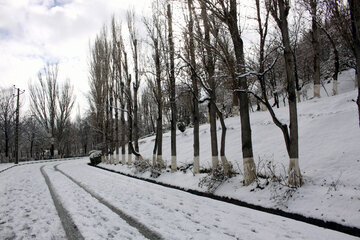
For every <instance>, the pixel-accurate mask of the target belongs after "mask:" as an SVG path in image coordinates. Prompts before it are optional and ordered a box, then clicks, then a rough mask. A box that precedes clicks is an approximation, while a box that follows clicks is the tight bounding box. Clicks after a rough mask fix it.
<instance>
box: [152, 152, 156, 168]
mask: <svg viewBox="0 0 360 240" xmlns="http://www.w3.org/2000/svg"><path fill="white" fill-rule="evenodd" d="M152 166H153V167H156V154H153V158H152Z"/></svg>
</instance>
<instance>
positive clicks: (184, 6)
mask: <svg viewBox="0 0 360 240" xmlns="http://www.w3.org/2000/svg"><path fill="white" fill-rule="evenodd" d="M349 3H350V4H347V3H345V2H343V1H340V0H339V1H330V0H324V1H318V0H303V1H301V2H300V3H299V2H297V3H296V5H291V4H290V1H288V0H265V1H260V0H254V5H255V9H254V17H253V19H254V20H255V23H256V25H255V26H257V27H256V30H257V32H258V38H259V40H258V41H257V43H256V44H255V45H254V46H253V48H252V55H249V56H248V59H247V56H245V53H244V42H243V39H242V29H240V27H239V22H240V19H239V12H238V10H239V5H238V3H237V1H236V0H198V1H195V0H187V1H186V2H175V1H171V2H167V1H160V0H154V1H153V2H152V15H151V16H148V17H143V18H142V19H137V18H136V17H137V15H136V14H135V13H134V12H133V11H129V12H128V15H127V25H126V26H127V29H128V31H127V32H125V31H123V29H122V28H123V26H124V25H123V24H122V23H121V22H117V21H116V20H115V18H114V17H113V18H112V22H111V26H110V28H109V29H108V28H107V27H106V26H104V27H103V29H102V30H101V32H100V33H99V34H98V36H97V37H96V39H95V41H94V43H93V44H92V46H91V60H90V68H91V70H90V84H91V91H90V94H89V102H90V117H89V120H90V125H91V127H92V129H94V134H95V135H94V138H96V143H97V144H98V145H97V146H98V148H101V149H102V150H103V152H104V153H105V155H106V156H107V154H110V156H109V160H108V161H110V162H114V160H113V152H114V151H115V152H116V158H117V159H116V160H115V161H116V162H119V161H120V160H119V149H120V147H121V150H122V163H123V164H125V163H126V157H125V153H126V149H125V145H126V143H128V149H127V153H128V154H129V156H128V163H129V164H131V161H132V157H131V154H134V155H136V157H137V159H138V160H139V161H141V160H142V157H141V154H140V152H139V144H138V140H139V136H144V135H146V134H151V133H154V134H155V135H156V141H155V144H154V151H153V153H154V155H153V162H152V165H153V166H157V167H160V168H162V167H165V166H164V161H163V157H162V141H163V140H162V134H163V130H164V125H165V126H167V125H168V126H169V129H170V131H171V170H172V171H176V170H177V162H176V154H177V149H176V126H177V125H178V126H179V127H182V126H183V125H184V122H186V123H189V124H191V126H192V127H193V135H194V138H193V139H194V145H193V146H194V149H193V152H194V172H195V173H198V172H199V170H200V156H199V152H200V151H199V146H200V145H199V141H200V138H199V124H200V123H201V121H203V120H202V119H204V117H203V116H204V114H206V115H208V121H209V123H210V133H211V155H212V168H213V169H215V168H217V167H218V166H219V164H220V163H219V155H220V159H221V166H222V169H223V171H224V174H228V173H229V171H230V167H231V166H230V165H229V163H228V161H227V159H226V154H225V139H226V126H225V123H224V117H225V116H226V115H229V114H236V113H237V112H238V111H237V110H238V109H239V115H240V122H241V141H242V154H243V155H242V158H243V167H244V171H243V173H244V183H245V184H246V185H248V184H250V183H251V182H252V181H253V180H254V179H255V178H256V167H255V163H254V158H253V156H254V153H253V147H252V138H251V124H250V118H249V112H250V109H251V106H252V105H253V104H254V103H257V104H258V105H260V104H261V105H263V106H265V107H266V108H267V109H268V110H269V113H270V115H271V117H272V119H273V121H274V123H275V124H276V126H278V127H279V128H280V130H281V131H282V133H283V137H284V141H285V143H286V148H287V151H288V155H289V159H290V164H289V184H290V185H293V186H299V185H301V182H302V179H301V172H300V167H299V148H298V123H297V102H298V101H301V95H302V93H303V95H305V97H306V92H307V91H306V90H305V86H307V85H309V84H314V86H313V89H314V94H313V97H320V88H321V83H323V82H324V81H329V80H330V79H331V80H332V81H333V84H334V89H333V94H337V75H338V73H339V71H340V70H341V69H345V68H349V67H353V68H355V66H357V63H356V61H355V59H356V58H355V57H356V56H357V55H356V51H355V46H356V44H355V43H356V39H357V38H356V37H357V35H356V33H357V32H356V31H357V28H358V27H357V25H356V24H357V21H355V20H356V19H357V17H356V9H357V8H356V7H357V6H356V1H355V2H352V1H349ZM240 8H241V6H240ZM354 9H355V10H354ZM174 10H175V11H174ZM304 12H307V13H304ZM354 13H355V15H354ZM174 14H175V16H176V17H175V18H174V16H173V15H174ZM290 16H292V17H293V19H290ZM173 19H178V21H177V22H176V24H174V21H173ZM351 19H352V20H351ZM354 19H355V20H354ZM350 23H351V24H352V25H351V24H350ZM350 25H351V26H352V28H351V29H350V28H349V26H350ZM174 26H176V27H174ZM272 26H276V27H277V28H276V29H275V30H274V31H271V27H272ZM306 26H309V27H306ZM138 29H145V30H146V34H140V33H139V31H138ZM174 29H175V30H176V31H174ZM126 33H128V37H126ZM321 42H322V43H330V45H331V46H332V50H333V51H331V52H329V51H327V49H326V48H327V47H326V44H320V43H321ZM344 42H345V44H343V43H344ZM309 48H310V49H311V51H309ZM129 49H130V51H129ZM139 49H141V50H140V51H139ZM140 52H141V54H139V53H140ZM129 55H131V56H132V59H131V60H130V58H129ZM140 84H141V86H140ZM140 89H141V90H142V92H141V94H139V90H140ZM224 96H225V97H224ZM229 96H231V97H230V99H226V98H229ZM280 97H282V98H283V100H284V104H285V105H286V101H285V99H287V100H288V101H287V104H288V108H289V120H290V121H289V122H290V124H289V126H288V125H287V124H285V123H284V122H281V121H280V119H278V118H277V116H276V114H275V112H274V110H273V107H275V106H276V107H279V98H280ZM303 98H304V96H303ZM270 101H273V103H270ZM357 102H358V104H359V99H358V100H357ZM204 104H207V106H208V113H205V111H206V109H205V111H204V108H203V107H202V106H204ZM139 111H140V112H141V115H140V116H139V114H138V113H139ZM164 115H165V116H166V117H165V119H164ZM217 118H218V119H220V124H221V128H222V136H221V142H220V154H219V146H218V141H217V131H216V129H217V126H216V124H217V122H216V119H217ZM205 119H206V117H205ZM359 121H360V119H359ZM106 158H107V157H106Z"/></svg>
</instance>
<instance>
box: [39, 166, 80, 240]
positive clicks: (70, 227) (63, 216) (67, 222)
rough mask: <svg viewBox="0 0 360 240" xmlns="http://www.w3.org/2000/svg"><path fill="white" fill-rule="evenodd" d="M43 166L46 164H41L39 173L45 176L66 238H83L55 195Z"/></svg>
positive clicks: (74, 239) (73, 239)
mask: <svg viewBox="0 0 360 240" xmlns="http://www.w3.org/2000/svg"><path fill="white" fill-rule="evenodd" d="M45 166H46V165H43V166H42V167H41V168H40V171H41V174H42V175H43V177H44V178H45V182H46V185H47V186H48V188H49V191H50V195H51V198H52V199H53V201H54V205H55V208H56V211H57V213H58V215H59V217H60V220H61V223H62V225H63V228H64V230H65V233H66V237H67V239H69V240H83V239H84V237H83V236H82V235H81V233H80V231H79V229H78V228H77V226H76V225H75V223H74V221H73V220H72V218H71V217H70V215H69V213H68V212H67V211H66V209H65V208H64V206H63V205H62V203H61V202H60V200H59V198H58V196H57V194H56V192H55V190H54V187H53V185H52V184H51V182H50V179H49V176H48V175H47V173H46V172H45V171H44V167H45Z"/></svg>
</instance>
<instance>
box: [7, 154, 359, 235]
mask: <svg viewBox="0 0 360 240" xmlns="http://www.w3.org/2000/svg"><path fill="white" fill-rule="evenodd" d="M42 166H44V167H43V171H44V173H45V175H47V176H48V177H49V181H50V183H51V185H52V187H53V190H54V192H55V195H56V198H58V199H59V201H60V203H61V205H62V206H63V207H64V209H65V210H66V212H67V213H68V214H69V216H70V217H71V219H72V222H73V223H74V224H75V225H76V231H79V233H80V234H81V235H82V237H83V238H84V239H144V238H152V239H154V238H163V239H357V238H356V237H352V236H349V235H346V234H342V233H339V232H335V231H331V230H326V229H323V228H319V227H315V226H312V225H309V224H305V223H302V222H298V221H295V220H290V219H286V218H283V217H280V216H274V215H271V214H267V213H262V212H258V211H255V210H250V209H246V208H242V207H238V206H235V205H232V204H228V203H224V202H220V201H216V200H212V199H208V198H203V197H199V196H195V195H192V194H189V193H185V192H182V191H178V190H174V189H169V188H165V187H162V186H158V185H155V184H151V183H147V182H143V181H139V180H136V179H132V178H127V177H125V176H121V175H118V174H114V173H110V172H106V171H103V170H100V169H97V168H93V167H90V166H88V165H87V160H86V159H80V160H74V161H66V162H55V163H41V164H31V165H24V166H18V167H13V168H11V169H9V170H6V171H4V172H2V173H0V182H1V184H0V239H66V237H67V235H66V233H65V230H64V228H63V224H62V222H61V219H60V217H59V215H58V212H57V209H56V208H55V206H54V201H53V199H52V197H51V194H50V191H49V188H48V185H47V184H46V182H45V178H44V176H43V174H42V173H41V171H40V168H41V167H42Z"/></svg>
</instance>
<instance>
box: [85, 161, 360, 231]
mask: <svg viewBox="0 0 360 240" xmlns="http://www.w3.org/2000/svg"><path fill="white" fill-rule="evenodd" d="M88 165H89V166H92V165H90V164H88ZM92 167H94V168H98V169H101V170H104V171H107V172H112V173H115V174H120V175H123V176H125V177H130V178H133V179H137V180H140V181H144V182H149V183H153V184H157V185H160V186H163V187H166V188H171V189H177V190H180V191H183V192H187V193H191V194H193V195H196V196H200V197H205V198H210V199H213V200H217V201H221V202H226V203H230V204H233V205H236V206H240V207H245V208H249V209H253V210H256V211H260V212H265V213H269V214H273V215H277V216H281V217H285V218H289V219H293V220H296V221H300V222H304V223H307V224H311V225H314V226H317V227H322V228H325V229H329V230H334V231H338V232H341V233H346V234H349V235H352V236H355V237H360V228H358V227H354V226H346V225H342V224H340V223H337V222H333V221H327V220H325V219H318V218H314V217H308V216H304V215H301V214H298V213H291V212H286V211H283V210H281V209H278V208H268V207H263V206H260V205H255V204H252V203H247V202H244V201H241V200H239V199H234V198H229V197H223V196H219V195H214V194H212V193H207V192H200V191H197V190H194V189H185V188H182V187H179V186H174V185H171V184H167V183H163V182H158V181H156V180H153V179H148V178H142V177H138V176H134V175H131V174H127V173H122V172H119V171H116V170H113V169H108V168H105V167H101V166H92Z"/></svg>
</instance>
